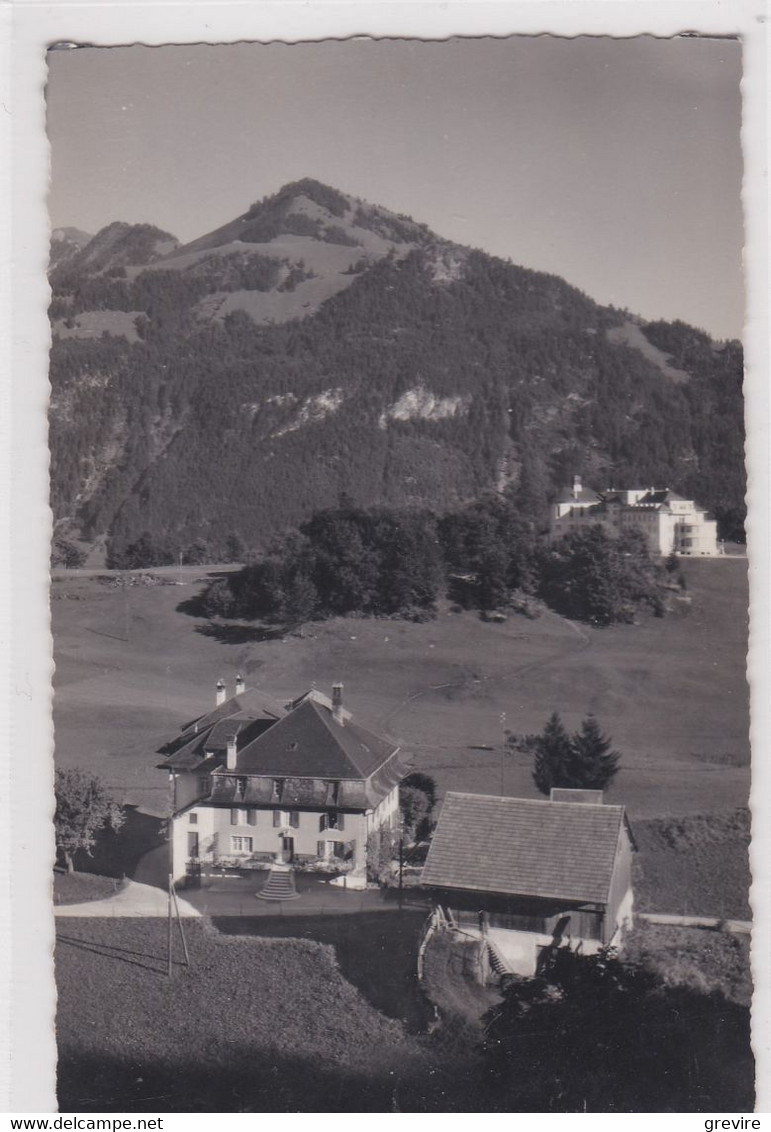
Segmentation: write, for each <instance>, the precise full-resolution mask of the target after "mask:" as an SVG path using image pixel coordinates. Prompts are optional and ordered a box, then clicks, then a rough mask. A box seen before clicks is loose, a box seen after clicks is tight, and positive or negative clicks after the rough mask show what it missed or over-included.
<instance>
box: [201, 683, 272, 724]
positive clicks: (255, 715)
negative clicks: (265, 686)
mask: <svg viewBox="0 0 771 1132" xmlns="http://www.w3.org/2000/svg"><path fill="white" fill-rule="evenodd" d="M231 715H241V716H242V717H244V718H248V719H262V718H264V719H280V718H281V717H282V715H286V708H285V707H284V706H283V704H280V703H279V701H278V700H276V699H274V698H273V696H269V695H268V694H267V692H260V691H259V690H258V689H257V688H249V689H248V690H247V691H246V692H242V693H241V695H240V696H231V697H230V699H229V700H225V702H224V703H222V704H219V705H218V706H217V707H215V708H212V710H211V711H209V712H207V713H206V714H205V715H201V716H199V717H198V719H193V720H191V721H190V723H188V724H186V725H185V727H184V728H183V734H184V733H186V732H188V731H191V730H192V729H193V728H194V727H196V726H197V727H198V730H199V731H200V730H202V729H203V728H204V727H208V726H209V725H210V724H212V723H216V722H217V721H218V720H220V719H227V718H228V717H229V716H231Z"/></svg>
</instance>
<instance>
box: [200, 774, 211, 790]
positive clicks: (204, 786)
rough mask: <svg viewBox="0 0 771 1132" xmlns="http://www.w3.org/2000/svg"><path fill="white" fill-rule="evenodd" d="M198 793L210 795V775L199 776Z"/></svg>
mask: <svg viewBox="0 0 771 1132" xmlns="http://www.w3.org/2000/svg"><path fill="white" fill-rule="evenodd" d="M198 793H199V794H208V793H209V776H208V774H199V775H198Z"/></svg>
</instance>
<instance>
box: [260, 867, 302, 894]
mask: <svg viewBox="0 0 771 1132" xmlns="http://www.w3.org/2000/svg"><path fill="white" fill-rule="evenodd" d="M254 895H255V896H256V897H257V899H258V900H297V899H298V898H299V896H300V893H299V892H298V891H297V889H296V888H295V883H294V872H293V870H292V869H291V868H290V867H289V866H288V865H274V866H273V867H272V868H271V870H270V872H269V873H268V879H267V880H266V881H265V884H264V885H263V886H262V889H261V890H260V891H259V892H255V894H254Z"/></svg>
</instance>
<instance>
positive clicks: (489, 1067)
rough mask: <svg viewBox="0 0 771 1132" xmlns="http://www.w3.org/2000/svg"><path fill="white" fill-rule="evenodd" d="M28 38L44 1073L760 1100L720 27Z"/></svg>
mask: <svg viewBox="0 0 771 1132" xmlns="http://www.w3.org/2000/svg"><path fill="white" fill-rule="evenodd" d="M138 38H139V37H138ZM46 67H47V80H46V89H45V128H46V132H47V140H48V146H49V150H50V158H49V160H50V182H49V192H48V200H47V208H48V216H49V223H50V259H49V263H48V272H47V275H48V283H49V286H50V292H49V302H50V306H49V316H50V334H51V339H50V366H49V373H48V378H49V382H50V400H49V403H48V407H47V420H48V446H49V450H50V469H49V476H50V508H51V524H52V527H51V543H50V546H51V551H50V632H51V638H52V651H53V666H55V667H53V666H52V684H53V695H52V711H53V729H54V742H55V752H54V767H55V770H54V769H52V778H53V779H54V784H53V790H52V794H53V798H54V800H55V801H54V803H53V804H52V821H53V830H54V832H53V835H52V839H51V840H52V847H54V843H55V862H54V861H52V862H51V865H52V869H53V880H52V888H51V893H52V901H53V913H54V919H55V934H56V949H55V979H56V995H57V1001H56V1021H55V1027H56V1049H57V1082H56V1096H57V1103H58V1106H59V1110H60V1111H61V1112H62V1113H86V1114H88V1113H96V1112H99V1113H110V1112H113V1113H151V1114H152V1113H157V1114H162V1113H183V1112H184V1113H200V1112H209V1113H425V1114H429V1113H464V1112H466V1113H471V1112H478V1113H544V1114H558V1113H617V1114H623V1113H637V1112H659V1113H666V1112H670V1113H726V1112H737V1113H738V1112H741V1113H751V1112H752V1111H753V1109H754V1106H755V1059H754V1055H753V1049H752V1045H751V1029H750V1025H751V1003H752V993H753V977H752V970H751V962H750V951H751V925H752V907H751V903H750V885H751V880H752V876H751V869H750V858H749V847H750V807H749V800H750V786H751V768H750V687H749V684H748V677H747V650H748V633H749V624H750V622H749V590H748V570H749V568H750V567H751V565H752V562H753V545H752V538H751V537H749V538H748V531H749V532H750V533H751V530H752V526H751V523H748V522H747V521H746V520H747V507H746V494H747V474H746V465H745V395H744V390H745V385H744V381H745V379H744V373H745V370H744V356H743V338H744V327H745V316H746V291H745V279H744V272H743V262H742V257H743V249H744V245H745V226H744V217H743V206H742V183H743V170H744V160H745V159H744V155H743V151H742V134H741V131H742V85H741V84H742V77H743V45H742V42H741V40H740V39H739V38H738V37H731V36H723V37H720V36H710V35H708V34H693V33H690V34H682V35H674V36H667V37H656V36H653V35H634V36H631V37H628V38H614V37H612V36H608V35H606V36H602V35H600V36H598V35H577V36H572V37H564V38H563V37H560V36H558V35H554V34H549V35H538V36H536V35H524V34H523V35H508V36H503V37H462V36H453V37H450V38H446V39H441V40H436V41H431V40H430V39H416V38H408V37H407V38H376V37H368V36H364V35H362V36H358V37H353V38H347V39H339V40H336V39H326V40H318V41H313V42H278V41H274V42H238V43H224V42H223V43H203V42H201V43H194V44H190V43H178V44H171V43H169V44H166V45H162V46H148V45H143V44H142V43H135V44H130V43H128V44H126V45H125V46H112V47H108V46H97V45H93V44H92V45H89V44H87V43H76V42H59V43H52V44H51V45H50V46H49V48H48V51H47V55H46ZM748 543H749V559H748ZM54 806H55V808H54Z"/></svg>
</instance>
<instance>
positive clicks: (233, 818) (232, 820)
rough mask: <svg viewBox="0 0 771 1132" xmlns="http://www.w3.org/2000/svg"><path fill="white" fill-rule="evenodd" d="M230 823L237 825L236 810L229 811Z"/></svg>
mask: <svg viewBox="0 0 771 1132" xmlns="http://www.w3.org/2000/svg"><path fill="white" fill-rule="evenodd" d="M230 824H231V825H238V810H231V811H230Z"/></svg>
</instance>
